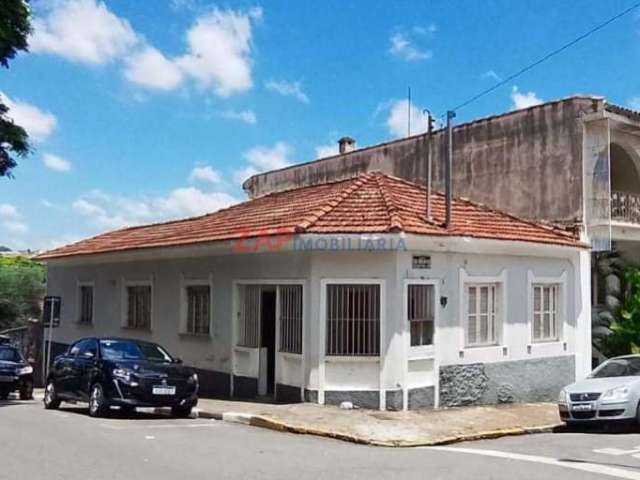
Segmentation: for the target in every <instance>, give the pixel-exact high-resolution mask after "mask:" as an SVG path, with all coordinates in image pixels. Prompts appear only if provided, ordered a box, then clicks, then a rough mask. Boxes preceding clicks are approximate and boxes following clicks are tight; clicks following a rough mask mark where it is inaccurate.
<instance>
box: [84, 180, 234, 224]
mask: <svg viewBox="0 0 640 480" xmlns="http://www.w3.org/2000/svg"><path fill="white" fill-rule="evenodd" d="M237 201H238V200H237V199H236V198H234V197H232V196H231V195H229V194H227V193H224V192H204V191H202V190H200V189H198V188H195V187H183V188H176V189H174V190H172V191H170V192H169V193H168V194H167V195H165V196H160V197H145V196H140V197H126V196H114V195H109V194H106V193H104V192H101V191H99V190H98V191H93V192H89V193H87V194H85V195H84V196H82V197H80V198H78V199H77V200H76V201H75V202H73V209H74V210H75V211H76V212H77V213H79V214H80V215H82V216H84V217H86V218H87V219H88V221H89V222H90V224H91V225H92V226H94V227H96V228H98V229H101V230H105V229H107V230H110V229H115V228H121V227H125V226H133V225H140V224H144V223H149V222H157V221H164V220H170V219H176V218H185V217H191V216H196V215H203V214H205V213H211V212H214V211H216V210H219V209H220V208H224V207H227V206H229V205H231V204H234V203H236V202H237Z"/></svg>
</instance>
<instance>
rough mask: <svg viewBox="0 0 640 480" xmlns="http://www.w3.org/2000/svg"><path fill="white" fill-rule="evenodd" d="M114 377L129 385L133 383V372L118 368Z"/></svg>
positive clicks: (114, 371)
mask: <svg viewBox="0 0 640 480" xmlns="http://www.w3.org/2000/svg"><path fill="white" fill-rule="evenodd" d="M112 373H113V377H114V378H116V379H118V380H122V381H123V382H126V383H129V382H131V372H130V371H129V370H126V369H124V368H116V369H114V370H113V372H112Z"/></svg>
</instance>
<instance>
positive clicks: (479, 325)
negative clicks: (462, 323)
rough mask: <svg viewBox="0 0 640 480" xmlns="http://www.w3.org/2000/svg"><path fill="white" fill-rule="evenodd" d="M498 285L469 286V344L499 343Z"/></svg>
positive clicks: (473, 345)
mask: <svg viewBox="0 0 640 480" xmlns="http://www.w3.org/2000/svg"><path fill="white" fill-rule="evenodd" d="M497 309H498V286H497V285H496V284H476V285H469V286H467V346H470V347H475V346H484V345H496V344H497V343H498V315H497Z"/></svg>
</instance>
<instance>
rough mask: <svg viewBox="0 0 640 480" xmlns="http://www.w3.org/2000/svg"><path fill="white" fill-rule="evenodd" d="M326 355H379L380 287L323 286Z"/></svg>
mask: <svg viewBox="0 0 640 480" xmlns="http://www.w3.org/2000/svg"><path fill="white" fill-rule="evenodd" d="M326 351H327V355H339V356H378V355H379V354H380V285H368V284H365V285H359V284H354V285H351V284H345V285H342V284H340V285H327V345H326Z"/></svg>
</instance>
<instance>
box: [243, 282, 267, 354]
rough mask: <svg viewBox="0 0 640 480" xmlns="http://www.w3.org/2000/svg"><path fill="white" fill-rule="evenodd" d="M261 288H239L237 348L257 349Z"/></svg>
mask: <svg viewBox="0 0 640 480" xmlns="http://www.w3.org/2000/svg"><path fill="white" fill-rule="evenodd" d="M261 308H262V287H261V286H260V285H242V286H241V287H240V312H239V317H240V321H239V332H238V346H241V347H250V348H257V347H259V346H260V310H261Z"/></svg>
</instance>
